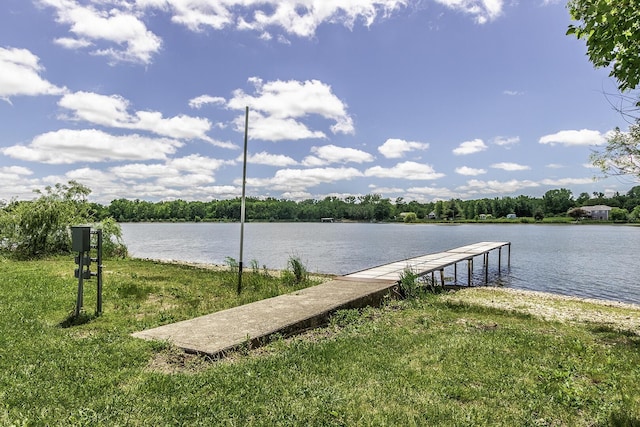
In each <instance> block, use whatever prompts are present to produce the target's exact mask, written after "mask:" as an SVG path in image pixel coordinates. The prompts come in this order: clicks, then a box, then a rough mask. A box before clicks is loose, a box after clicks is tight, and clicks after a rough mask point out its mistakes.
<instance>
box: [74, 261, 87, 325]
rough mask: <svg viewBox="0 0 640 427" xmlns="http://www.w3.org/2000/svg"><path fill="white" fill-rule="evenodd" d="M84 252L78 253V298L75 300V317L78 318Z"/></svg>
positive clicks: (82, 286)
mask: <svg viewBox="0 0 640 427" xmlns="http://www.w3.org/2000/svg"><path fill="white" fill-rule="evenodd" d="M84 254H85V253H84V252H78V261H79V263H78V264H79V265H78V297H77V299H76V313H75V314H76V317H78V316H80V310H82V300H83V295H82V293H83V291H84V289H83V288H84Z"/></svg>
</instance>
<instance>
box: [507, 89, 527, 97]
mask: <svg viewBox="0 0 640 427" xmlns="http://www.w3.org/2000/svg"><path fill="white" fill-rule="evenodd" d="M502 93H503V94H504V95H507V96H521V95H524V92H520V91H517V90H505V91H503V92H502Z"/></svg>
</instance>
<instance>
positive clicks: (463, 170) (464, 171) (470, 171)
mask: <svg viewBox="0 0 640 427" xmlns="http://www.w3.org/2000/svg"><path fill="white" fill-rule="evenodd" d="M455 172H456V173H457V174H459V175H468V176H477V175H483V174H485V173H487V170H486V169H476V168H470V167H468V166H462V167H459V168H456V169H455Z"/></svg>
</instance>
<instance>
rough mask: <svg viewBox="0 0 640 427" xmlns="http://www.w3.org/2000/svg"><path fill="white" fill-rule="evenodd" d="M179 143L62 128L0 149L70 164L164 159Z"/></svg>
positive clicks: (8, 153) (35, 159)
mask: <svg viewBox="0 0 640 427" xmlns="http://www.w3.org/2000/svg"><path fill="white" fill-rule="evenodd" d="M182 145H183V144H182V142H180V141H176V140H173V139H167V138H160V139H153V138H145V137H142V136H140V135H126V136H115V135H110V134H108V133H105V132H102V131H99V130H95V129H86V130H69V129H62V130H59V131H55V132H47V133H44V134H42V135H38V136H37V137H35V138H34V139H33V141H32V142H31V143H30V144H29V145H14V146H11V147H6V148H2V149H0V152H2V153H3V154H4V155H6V156H9V157H12V158H15V159H20V160H26V161H31V162H40V163H48V164H70V163H78V162H82V163H95V162H103V161H109V160H150V159H164V158H166V157H167V155H168V154H173V153H175V151H176V149H177V148H178V147H181V146H182Z"/></svg>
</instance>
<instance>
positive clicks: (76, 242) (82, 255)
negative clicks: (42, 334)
mask: <svg viewBox="0 0 640 427" xmlns="http://www.w3.org/2000/svg"><path fill="white" fill-rule="evenodd" d="M92 234H94V235H96V236H97V238H96V244H95V245H92V244H91V235H92ZM71 249H72V251H73V252H74V253H76V254H77V255H76V257H75V263H76V264H77V266H78V268H76V269H75V277H76V278H77V279H78V297H77V299H76V311H75V316H76V317H78V316H80V311H81V310H82V304H83V293H84V289H83V288H84V280H89V279H91V278H92V277H97V278H98V289H97V303H96V315H100V314H101V313H102V230H96V231H91V227H89V226H76V227H71ZM91 249H97V256H96V258H91V255H90V253H91ZM91 262H96V263H97V264H98V271H97V272H96V273H92V272H91V268H90V267H91Z"/></svg>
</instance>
